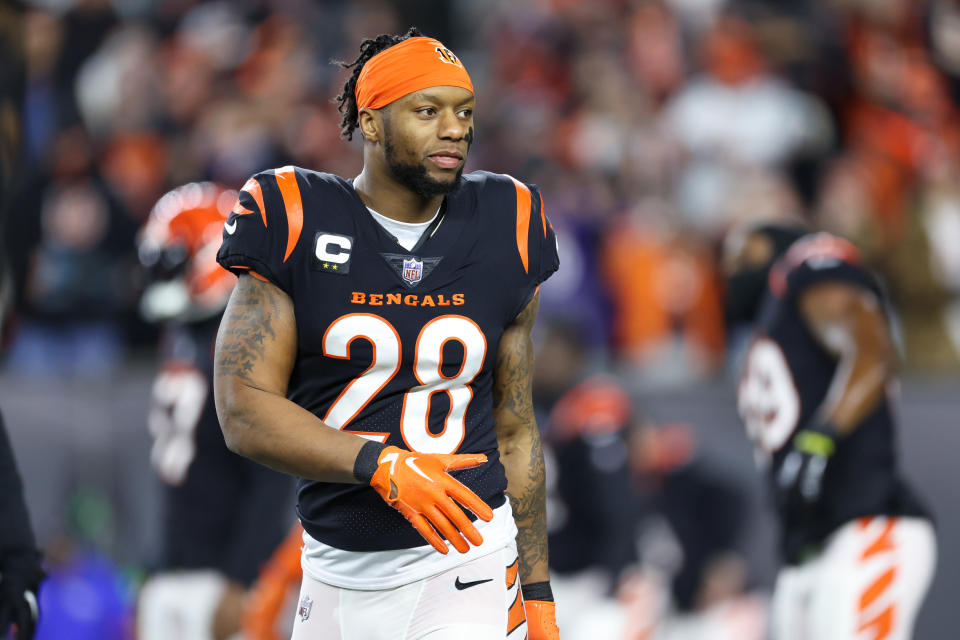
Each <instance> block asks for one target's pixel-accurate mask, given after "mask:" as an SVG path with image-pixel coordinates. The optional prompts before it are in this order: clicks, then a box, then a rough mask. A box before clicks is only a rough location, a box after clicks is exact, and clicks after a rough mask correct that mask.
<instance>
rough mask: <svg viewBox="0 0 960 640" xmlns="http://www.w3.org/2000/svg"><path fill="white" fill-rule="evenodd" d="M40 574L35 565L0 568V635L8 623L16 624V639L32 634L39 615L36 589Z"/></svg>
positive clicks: (29, 638) (26, 639)
mask: <svg viewBox="0 0 960 640" xmlns="http://www.w3.org/2000/svg"><path fill="white" fill-rule="evenodd" d="M43 578H44V573H43V571H42V570H41V569H40V568H39V567H37V568H31V569H26V570H19V569H12V568H8V569H0V637H4V638H5V637H6V633H7V630H8V628H9V627H10V625H11V624H12V625H13V626H14V627H15V628H16V633H15V634H14V638H15V639H16V640H31V639H32V638H33V634H34V631H36V628H37V620H38V618H39V617H40V610H39V608H38V606H37V591H38V589H39V587H40V582H41V581H42V580H43Z"/></svg>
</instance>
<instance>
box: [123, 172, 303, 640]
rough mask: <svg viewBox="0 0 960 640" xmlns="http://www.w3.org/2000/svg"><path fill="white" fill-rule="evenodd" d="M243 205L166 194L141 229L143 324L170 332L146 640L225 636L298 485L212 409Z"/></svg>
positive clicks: (211, 191)
mask: <svg viewBox="0 0 960 640" xmlns="http://www.w3.org/2000/svg"><path fill="white" fill-rule="evenodd" d="M235 199H236V192H235V191H228V190H226V189H224V188H223V187H220V186H218V185H215V184H212V183H191V184H188V185H184V186H182V187H179V188H177V189H174V190H173V191H171V192H170V193H167V194H166V195H165V196H163V197H162V198H161V199H160V200H159V201H158V202H157V204H156V206H155V207H154V209H153V211H152V212H151V213H150V216H149V217H148V219H147V222H146V223H145V225H144V227H143V229H142V230H141V232H140V235H139V240H138V250H139V255H140V259H141V261H142V262H143V264H144V265H145V266H146V267H147V272H148V277H149V279H150V284H149V286H148V287H147V288H146V289H145V291H144V294H143V296H142V298H141V304H140V307H141V312H142V314H143V315H144V317H146V318H147V319H148V320H150V321H153V322H161V323H164V325H165V331H164V335H163V340H162V343H161V352H162V364H161V366H160V370H159V371H158V373H157V377H156V380H155V381H154V384H153V396H152V401H151V407H150V413H149V415H148V424H149V428H150V432H151V434H152V435H153V438H154V443H153V448H152V450H151V452H150V461H151V463H152V465H153V468H154V470H155V471H156V473H157V475H158V476H159V477H160V479H161V480H162V481H163V484H164V493H163V501H164V515H163V534H162V540H163V545H164V547H163V550H162V558H161V559H160V566H159V571H158V572H157V573H156V574H154V575H153V576H152V577H151V578H150V579H149V580H148V581H147V582H146V584H145V585H144V587H143V589H142V591H141V593H140V598H139V605H138V616H137V627H138V637H140V638H141V639H144V640H152V639H157V640H160V639H167V638H173V637H177V638H190V639H194V640H207V639H212V638H226V637H229V636H231V635H232V634H234V633H235V632H236V631H237V629H238V628H239V626H240V621H241V617H242V604H243V598H244V595H245V592H246V589H247V587H249V586H250V585H251V584H252V583H253V581H254V579H255V578H256V577H257V574H258V572H259V570H260V565H261V564H262V563H263V562H264V561H266V559H267V558H269V557H270V554H271V552H272V551H273V549H274V547H276V545H277V544H278V543H279V542H280V540H282V539H283V536H284V532H285V530H286V528H287V527H288V523H289V511H288V509H289V508H290V506H291V505H290V501H289V491H290V488H291V486H292V479H290V478H289V477H286V476H284V475H283V474H279V473H277V472H275V471H273V470H271V469H268V468H266V467H263V466H262V465H259V464H256V463H254V462H252V461H250V460H247V459H246V458H242V457H240V456H238V455H236V454H234V453H231V452H230V450H228V449H227V447H226V445H225V444H224V441H223V435H222V433H221V432H220V426H219V423H218V422H217V416H216V412H215V410H214V406H213V394H212V393H211V382H212V377H213V345H214V339H215V337H216V332H217V326H218V324H219V322H220V315H221V313H222V312H223V309H224V307H225V306H226V301H227V297H228V296H229V295H230V291H232V290H233V286H234V284H235V282H236V278H235V277H234V276H232V275H231V274H229V273H227V272H226V271H224V270H223V269H221V268H220V266H219V265H217V263H216V252H217V249H218V248H219V246H220V234H221V233H222V232H223V223H224V221H225V220H226V218H227V215H228V214H229V212H230V207H231V206H232V205H233V202H234V201H235Z"/></svg>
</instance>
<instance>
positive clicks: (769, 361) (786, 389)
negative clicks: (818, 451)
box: [737, 337, 802, 455]
mask: <svg viewBox="0 0 960 640" xmlns="http://www.w3.org/2000/svg"><path fill="white" fill-rule="evenodd" d="M758 367H762V368H763V371H758V370H757V368H758ZM761 376H766V377H767V379H768V382H769V384H767V385H763V380H762V379H761ZM762 395H765V396H766V398H763V399H764V400H765V401H766V402H764V404H769V405H770V406H771V407H774V406H775V407H776V410H777V416H776V417H775V418H774V419H772V420H763V419H760V418H757V417H755V416H756V414H757V413H759V412H758V411H752V412H751V410H750V408H749V407H748V406H746V405H747V404H748V403H750V402H756V400H758V399H759V398H760V397H761V396H762ZM766 409H767V407H761V409H760V412H762V411H764V410H766ZM737 412H738V413H739V414H740V418H741V419H742V420H743V424H744V427H745V428H746V431H747V436H748V437H749V438H750V440H751V441H752V442H753V443H754V444H755V445H756V446H757V447H758V448H759V450H760V451H762V452H763V453H764V454H767V455H770V454H773V453H775V452H777V451H779V450H780V449H781V448H782V447H783V446H784V445H785V444H786V443H787V440H788V439H789V438H790V436H791V435H792V434H793V432H794V431H796V429H797V425H798V424H799V422H800V415H801V414H802V399H801V397H800V392H799V391H798V390H797V383H796V381H795V380H794V378H793V372H792V371H791V370H790V365H789V364H788V363H787V357H786V355H785V354H784V353H783V349H781V348H780V345H778V344H777V343H776V342H775V341H774V340H772V339H770V338H767V337H760V338H757V339H755V340H754V341H753V343H752V344H751V345H750V347H749V348H748V349H747V354H746V357H745V358H744V363H743V374H742V375H741V377H740V383H739V385H738V387H737Z"/></svg>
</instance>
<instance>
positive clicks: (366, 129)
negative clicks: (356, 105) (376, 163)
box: [357, 109, 383, 142]
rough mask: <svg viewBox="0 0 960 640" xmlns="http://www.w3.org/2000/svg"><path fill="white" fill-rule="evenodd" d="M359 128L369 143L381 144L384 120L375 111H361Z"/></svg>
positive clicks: (358, 116)
mask: <svg viewBox="0 0 960 640" xmlns="http://www.w3.org/2000/svg"><path fill="white" fill-rule="evenodd" d="M357 128H358V129H360V135H362V136H363V139H364V140H366V141H367V142H380V139H381V137H382V136H383V134H382V131H383V119H382V118H381V117H380V114H379V113H377V112H376V111H374V110H373V109H360V111H359V112H358V113H357Z"/></svg>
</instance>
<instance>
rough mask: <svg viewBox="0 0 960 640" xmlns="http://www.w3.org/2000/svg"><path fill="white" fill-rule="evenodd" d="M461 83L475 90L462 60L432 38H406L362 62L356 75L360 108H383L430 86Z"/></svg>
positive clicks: (469, 89) (454, 85)
mask: <svg viewBox="0 0 960 640" xmlns="http://www.w3.org/2000/svg"><path fill="white" fill-rule="evenodd" d="M447 86H449V87H461V88H463V89H466V90H467V91H469V92H471V93H473V83H472V82H470V76H469V74H467V70H466V69H465V68H464V67H463V63H462V62H460V59H459V58H457V56H455V55H453V52H452V51H450V49H447V48H446V47H445V46H443V43H441V42H440V41H439V40H434V39H433V38H407V39H406V40H404V41H402V42H400V43H398V44H395V45H393V46H392V47H390V48H389V49H384V50H383V51H381V52H380V53H378V54H377V55H375V56H373V57H372V58H370V59H369V60H367V63H366V64H365V65H363V70H362V71H360V77H359V78H357V88H356V96H357V108H358V109H363V108H369V109H380V108H381V107H385V106H387V105H388V104H390V103H391V102H393V101H394V100H396V99H398V98H402V97H403V96H405V95H407V94H409V93H413V92H414V91H420V90H421V89H427V88H429V87H447Z"/></svg>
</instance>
